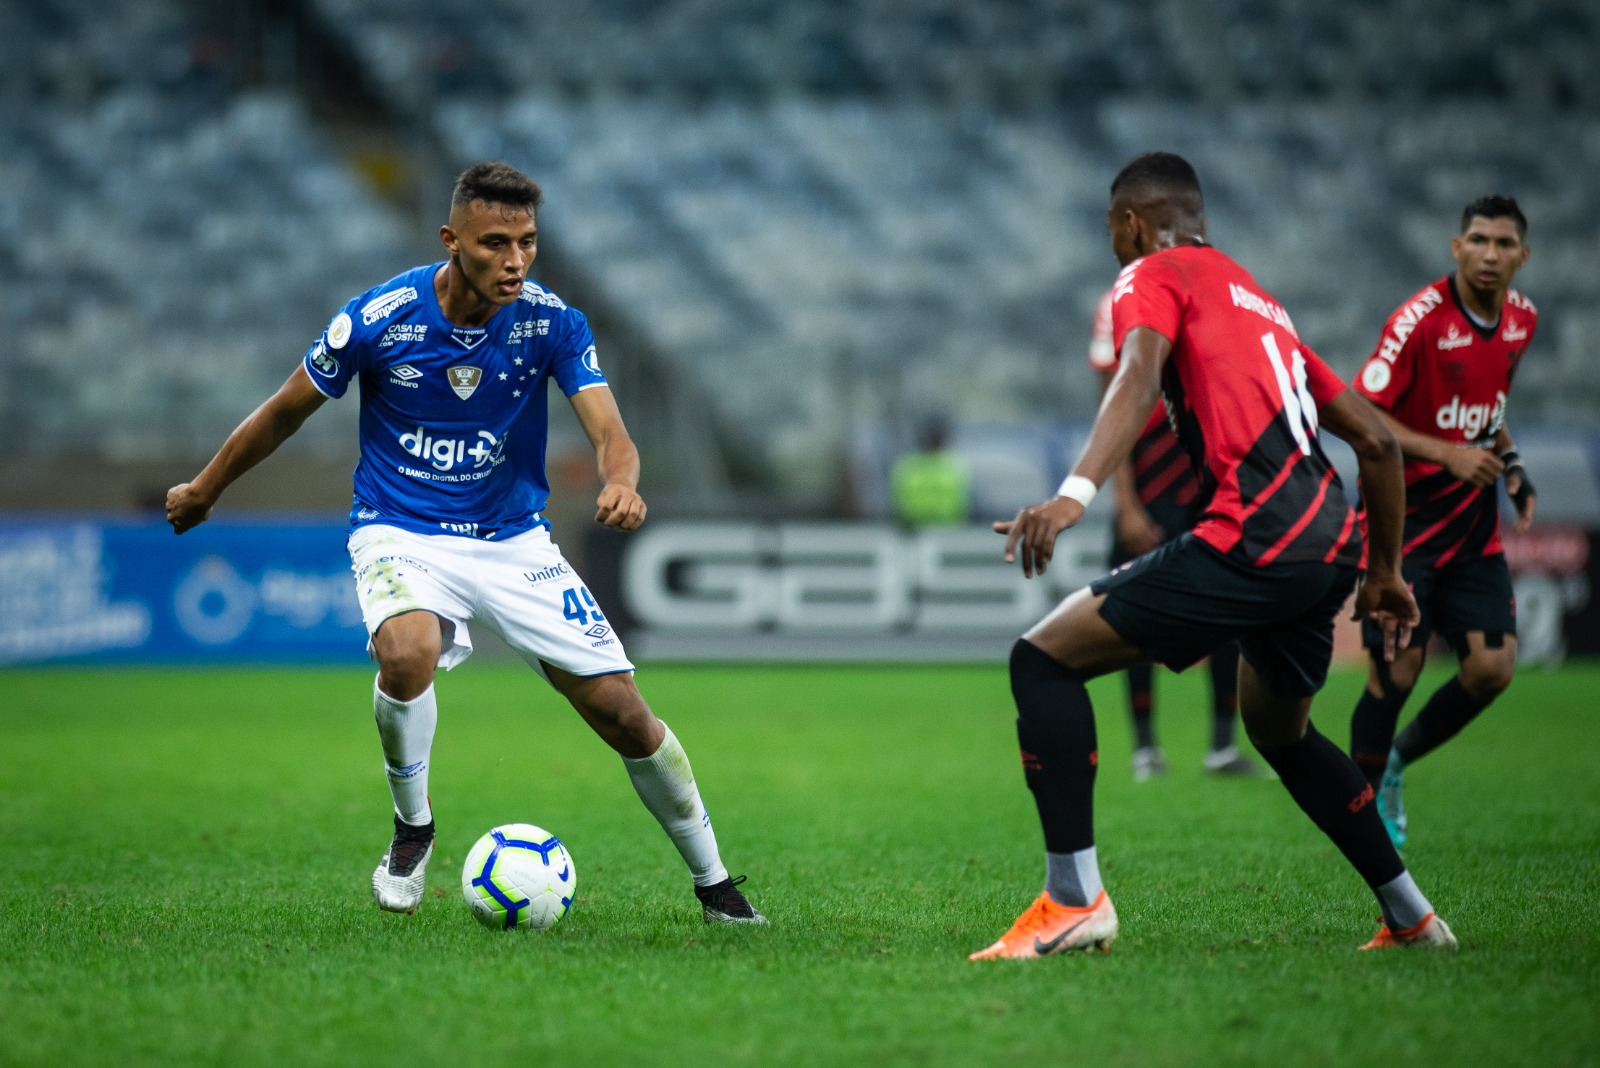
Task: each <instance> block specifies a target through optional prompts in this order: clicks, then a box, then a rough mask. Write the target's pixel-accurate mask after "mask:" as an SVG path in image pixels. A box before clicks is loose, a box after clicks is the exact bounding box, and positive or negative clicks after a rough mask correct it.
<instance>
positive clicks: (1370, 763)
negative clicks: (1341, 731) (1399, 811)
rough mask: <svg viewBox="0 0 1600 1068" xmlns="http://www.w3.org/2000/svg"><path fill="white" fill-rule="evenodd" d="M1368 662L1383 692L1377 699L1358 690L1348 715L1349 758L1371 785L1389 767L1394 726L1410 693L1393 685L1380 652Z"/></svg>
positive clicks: (1366, 692) (1367, 691)
mask: <svg viewBox="0 0 1600 1068" xmlns="http://www.w3.org/2000/svg"><path fill="white" fill-rule="evenodd" d="M1372 662H1373V664H1374V666H1375V667H1376V669H1377V676H1378V684H1379V686H1381V687H1382V689H1383V695H1382V696H1381V697H1374V696H1372V691H1371V690H1362V691H1361V700H1359V701H1357V702H1356V708H1355V711H1354V712H1352V713H1351V714H1350V758H1351V759H1352V760H1354V761H1355V762H1356V767H1358V768H1360V769H1361V774H1363V775H1365V776H1366V777H1367V781H1368V782H1370V783H1371V784H1372V785H1374V786H1376V785H1378V783H1379V781H1380V780H1381V779H1382V778H1383V769H1384V768H1386V767H1388V765H1389V747H1390V746H1391V745H1393V744H1394V725H1395V721H1396V720H1397V719H1399V718H1400V709H1401V708H1403V707H1404V706H1405V703H1406V698H1408V697H1410V696H1411V691H1410V690H1402V689H1399V688H1398V687H1396V686H1395V684H1394V682H1393V681H1392V680H1391V679H1390V677H1389V665H1388V664H1386V663H1385V662H1384V660H1383V656H1382V654H1381V653H1378V652H1376V651H1374V652H1373V656H1372Z"/></svg>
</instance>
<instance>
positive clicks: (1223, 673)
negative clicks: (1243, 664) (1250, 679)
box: [1211, 642, 1239, 752]
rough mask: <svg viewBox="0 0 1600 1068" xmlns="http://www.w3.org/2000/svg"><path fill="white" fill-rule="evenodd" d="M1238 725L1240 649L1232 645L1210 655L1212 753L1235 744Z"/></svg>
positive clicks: (1231, 643)
mask: <svg viewBox="0 0 1600 1068" xmlns="http://www.w3.org/2000/svg"><path fill="white" fill-rule="evenodd" d="M1238 721H1239V647H1238V646H1237V645H1236V644H1234V643H1233V642H1229V643H1228V644H1227V645H1224V646H1223V647H1222V648H1221V649H1218V650H1217V651H1216V652H1214V653H1212V654H1211V751H1212V752H1216V751H1217V750H1220V749H1227V748H1229V747H1230V746H1232V745H1233V743H1234V728H1235V725H1236V724H1237V723H1238Z"/></svg>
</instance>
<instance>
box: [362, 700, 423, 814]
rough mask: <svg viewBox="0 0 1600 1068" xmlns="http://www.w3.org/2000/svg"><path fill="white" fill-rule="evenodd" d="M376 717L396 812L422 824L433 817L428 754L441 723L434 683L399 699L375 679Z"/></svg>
mask: <svg viewBox="0 0 1600 1068" xmlns="http://www.w3.org/2000/svg"><path fill="white" fill-rule="evenodd" d="M372 717H373V719H375V720H376V721H377V723H378V740H379V741H380V742H382V743H383V764H384V770H385V772H386V773H387V774H388V776H389V793H390V794H391V795H393V797H394V811H395V814H396V815H398V816H399V817H400V819H401V820H403V821H404V822H406V823H409V824H411V825H412V826H413V827H421V826H425V825H426V824H428V823H429V822H430V821H431V820H432V819H433V814H432V811H431V810H430V808H429V805H428V754H429V752H430V751H431V750H432V749H433V732H434V728H435V727H437V726H438V723H439V705H438V702H437V701H436V700H435V699H434V694H433V685H432V684H431V683H430V684H429V685H428V688H427V689H426V690H423V691H422V692H421V693H420V694H418V695H417V696H416V697H413V698H412V699H411V700H409V701H396V700H395V699H394V698H393V697H390V696H389V695H388V694H386V693H384V692H383V691H382V690H380V689H379V688H378V682H377V680H376V679H374V680H373V682H372Z"/></svg>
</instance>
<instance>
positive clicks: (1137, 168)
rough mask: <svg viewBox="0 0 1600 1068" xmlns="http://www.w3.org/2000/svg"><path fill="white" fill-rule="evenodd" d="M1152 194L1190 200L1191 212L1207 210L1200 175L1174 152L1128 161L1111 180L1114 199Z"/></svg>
mask: <svg viewBox="0 0 1600 1068" xmlns="http://www.w3.org/2000/svg"><path fill="white" fill-rule="evenodd" d="M1136 192H1148V193H1154V194H1158V195H1164V196H1167V197H1172V198H1175V199H1177V200H1180V201H1188V203H1186V204H1184V207H1186V208H1188V209H1189V210H1191V211H1203V210H1204V209H1205V196H1204V194H1202V193H1201V192H1200V176H1199V175H1198V174H1195V172H1194V168H1193V167H1191V166H1190V165H1189V161H1188V160H1186V159H1184V158H1183V157H1182V156H1179V155H1177V154H1175V153H1172V152H1146V153H1145V154H1144V155H1142V156H1135V157H1134V158H1133V159H1131V160H1129V161H1128V165H1127V166H1125V167H1123V168H1122V170H1120V171H1118V172H1117V176H1116V177H1115V178H1113V179H1112V180H1111V196H1112V198H1113V199H1115V198H1116V197H1117V195H1118V194H1121V193H1127V194H1129V195H1133V194H1134V193H1136Z"/></svg>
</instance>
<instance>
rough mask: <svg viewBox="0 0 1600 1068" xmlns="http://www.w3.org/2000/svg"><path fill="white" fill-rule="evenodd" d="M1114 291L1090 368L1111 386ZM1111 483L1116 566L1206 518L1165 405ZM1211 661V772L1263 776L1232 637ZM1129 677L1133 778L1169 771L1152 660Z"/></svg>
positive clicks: (1099, 321)
mask: <svg viewBox="0 0 1600 1068" xmlns="http://www.w3.org/2000/svg"><path fill="white" fill-rule="evenodd" d="M1112 292H1113V290H1111V289H1108V290H1106V292H1105V295H1104V296H1102V297H1101V298H1100V303H1099V304H1098V305H1096V307H1095V311H1094V328H1093V332H1092V333H1091V336H1090V340H1089V366H1090V367H1092V368H1093V369H1094V370H1095V371H1096V372H1098V373H1099V375H1100V376H1101V378H1102V380H1103V385H1104V386H1107V387H1109V386H1110V384H1111V379H1112V377H1113V376H1114V375H1115V374H1116V370H1117V350H1116V346H1115V345H1113V344H1112V343H1111V295H1112ZM1112 487H1113V493H1114V497H1113V499H1114V501H1115V510H1114V511H1113V513H1112V515H1113V519H1112V531H1111V532H1112V538H1111V560H1110V566H1111V567H1112V568H1117V567H1120V566H1122V565H1123V564H1125V563H1127V562H1128V561H1130V560H1133V559H1134V558H1136V557H1139V556H1143V555H1144V554H1145V553H1147V552H1150V551H1151V550H1152V549H1155V548H1157V547H1158V546H1159V545H1161V543H1162V542H1165V541H1168V540H1170V539H1172V538H1175V537H1177V536H1178V535H1179V534H1182V533H1183V532H1184V531H1186V530H1190V529H1192V528H1193V527H1194V525H1195V524H1196V523H1198V522H1199V521H1200V516H1201V513H1202V512H1203V511H1204V506H1205V501H1203V500H1201V499H1200V480H1199V479H1198V478H1196V477H1195V473H1194V466H1193V465H1192V464H1191V463H1190V462H1189V456H1188V454H1187V453H1185V452H1184V451H1183V448H1182V447H1181V446H1180V445H1179V444H1178V436H1177V435H1176V434H1174V433H1173V432H1172V427H1171V426H1170V425H1168V423H1167V413H1166V410H1165V409H1163V408H1162V407H1161V406H1160V405H1159V404H1158V405H1156V406H1155V408H1154V409H1152V410H1151V412H1150V418H1149V420H1148V421H1147V422H1146V423H1145V427H1144V430H1143V432H1142V433H1140V435H1139V440H1138V441H1136V442H1134V445H1133V452H1132V453H1131V454H1129V457H1128V459H1127V460H1125V461H1123V463H1122V464H1121V465H1119V466H1118V468H1117V471H1116V474H1115V475H1114V476H1113V478H1112ZM1207 666H1208V667H1209V669H1210V674H1211V746H1210V749H1209V751H1208V752H1207V753H1206V756H1205V762H1204V766H1205V769H1206V771H1207V772H1208V773H1209V774H1212V775H1233V776H1244V777H1255V776H1259V775H1260V774H1261V771H1260V767H1259V765H1257V764H1256V763H1255V762H1254V761H1253V760H1251V759H1250V758H1249V757H1247V756H1245V755H1244V754H1242V753H1240V752H1239V747H1238V746H1237V745H1236V744H1235V742H1234V734H1235V725H1236V723H1237V720H1238V712H1239V686H1238V677H1239V647H1238V646H1237V645H1235V644H1233V643H1231V642H1230V643H1229V644H1227V645H1225V646H1223V647H1222V648H1220V649H1218V650H1217V651H1216V652H1214V653H1212V654H1211V656H1210V657H1209V658H1208V660H1207ZM1127 679H1128V712H1129V717H1130V718H1131V719H1132V721H1133V738H1134V749H1133V780H1134V781H1135V782H1143V781H1145V780H1146V779H1149V778H1152V777H1154V776H1159V775H1164V774H1166V771H1167V760H1166V755H1165V754H1164V753H1163V752H1162V750H1161V745H1160V742H1159V741H1158V740H1157V738H1156V715H1155V670H1154V665H1151V664H1135V665H1133V666H1132V667H1130V668H1129V669H1128V671H1127Z"/></svg>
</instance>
